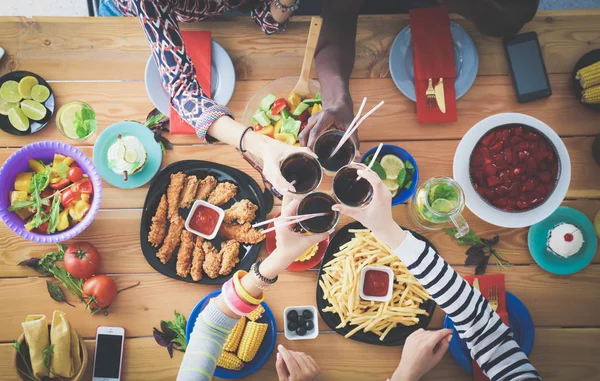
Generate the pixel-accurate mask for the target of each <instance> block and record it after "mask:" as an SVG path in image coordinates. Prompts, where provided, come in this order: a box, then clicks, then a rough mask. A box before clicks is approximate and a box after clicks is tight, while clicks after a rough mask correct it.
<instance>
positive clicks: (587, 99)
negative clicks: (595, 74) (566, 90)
mask: <svg viewBox="0 0 600 381" xmlns="http://www.w3.org/2000/svg"><path fill="white" fill-rule="evenodd" d="M581 101H582V102H583V103H594V104H600V85H597V86H594V87H590V88H589V89H585V90H583V91H582V92H581Z"/></svg>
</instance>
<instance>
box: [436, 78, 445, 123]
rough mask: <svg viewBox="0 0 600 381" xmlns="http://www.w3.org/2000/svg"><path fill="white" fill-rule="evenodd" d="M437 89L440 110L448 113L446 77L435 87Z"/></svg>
mask: <svg viewBox="0 0 600 381" xmlns="http://www.w3.org/2000/svg"><path fill="white" fill-rule="evenodd" d="M434 91H435V100H436V102H437V105H438V107H439V109H440V111H441V112H442V113H443V114H445V113H446V98H444V78H440V80H439V81H438V83H437V84H436V85H435V87H434Z"/></svg>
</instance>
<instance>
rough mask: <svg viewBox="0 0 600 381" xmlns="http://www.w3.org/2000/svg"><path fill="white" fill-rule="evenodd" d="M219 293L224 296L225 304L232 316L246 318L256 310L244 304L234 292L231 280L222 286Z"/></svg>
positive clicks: (254, 307)
mask: <svg viewBox="0 0 600 381" xmlns="http://www.w3.org/2000/svg"><path fill="white" fill-rule="evenodd" d="M221 293H222V294H223V296H224V298H223V299H224V300H225V304H226V305H227V307H229V309H230V310H231V311H233V313H234V314H236V315H239V316H247V315H248V314H249V313H250V312H252V311H254V310H255V309H256V306H255V305H252V304H248V303H246V302H245V301H244V300H243V299H242V298H240V296H239V295H238V294H237V293H236V292H235V288H234V286H233V280H232V279H230V280H228V281H227V282H225V284H224V285H223V289H222V291H221Z"/></svg>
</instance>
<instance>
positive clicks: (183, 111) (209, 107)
mask: <svg viewBox="0 0 600 381" xmlns="http://www.w3.org/2000/svg"><path fill="white" fill-rule="evenodd" d="M170 3H171V1H169V0H130V1H129V5H130V7H132V8H133V12H134V13H135V14H136V15H137V16H138V18H139V19H140V21H141V23H142V26H143V28H144V33H146V37H148V41H149V42H150V47H151V48H152V54H153V55H154V59H155V60H156V62H157V63H158V67H159V70H160V74H161V77H162V82H163V86H164V87H165V89H168V92H169V98H170V99H171V105H172V106H173V108H174V109H175V111H177V113H178V114H179V115H180V116H181V118H182V119H183V120H185V121H186V122H187V123H188V124H190V125H191V126H192V127H194V128H195V129H196V135H197V136H198V137H199V138H200V140H201V141H202V142H205V141H206V131H207V130H208V128H209V127H210V126H211V125H212V123H213V122H214V121H215V120H217V119H219V118H220V117H222V116H231V112H230V111H229V109H227V108H226V107H225V106H220V105H217V104H216V103H215V101H213V100H212V99H211V98H209V97H208V96H207V95H206V94H205V93H204V91H202V88H201V87H200V84H199V83H198V81H197V80H196V71H195V69H194V65H193V63H192V61H191V59H190V58H189V56H188V55H187V52H186V49H185V46H184V44H183V39H182V37H181V33H179V26H178V24H177V20H176V19H175V14H174V12H173V10H172V7H171V4H170Z"/></svg>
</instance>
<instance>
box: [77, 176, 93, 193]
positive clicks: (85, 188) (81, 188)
mask: <svg viewBox="0 0 600 381" xmlns="http://www.w3.org/2000/svg"><path fill="white" fill-rule="evenodd" d="M73 190H74V191H75V192H79V193H86V194H92V193H94V188H93V187H92V182H91V181H90V179H85V180H83V181H82V182H80V183H77V184H75V185H73Z"/></svg>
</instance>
